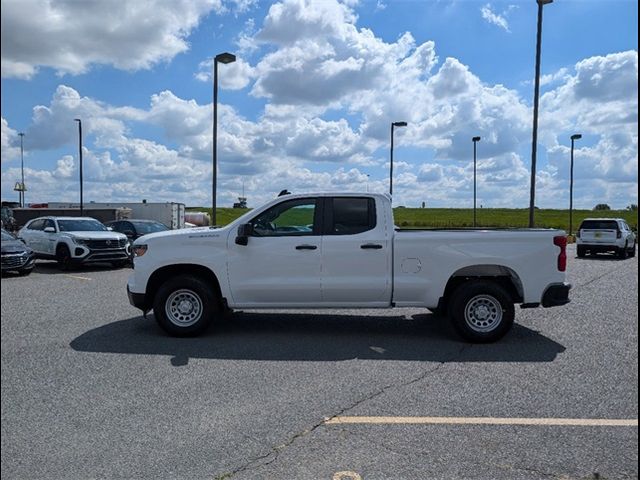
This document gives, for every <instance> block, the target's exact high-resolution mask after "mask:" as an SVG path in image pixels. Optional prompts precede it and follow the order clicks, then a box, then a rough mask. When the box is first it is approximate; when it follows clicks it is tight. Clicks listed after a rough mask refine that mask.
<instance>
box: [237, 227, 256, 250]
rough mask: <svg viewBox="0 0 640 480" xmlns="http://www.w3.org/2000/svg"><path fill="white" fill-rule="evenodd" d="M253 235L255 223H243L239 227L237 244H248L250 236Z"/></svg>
mask: <svg viewBox="0 0 640 480" xmlns="http://www.w3.org/2000/svg"><path fill="white" fill-rule="evenodd" d="M252 235H253V225H251V224H250V223H243V224H242V225H240V226H239V227H238V235H237V236H236V244H237V245H245V246H246V245H247V244H248V243H249V237H250V236H252Z"/></svg>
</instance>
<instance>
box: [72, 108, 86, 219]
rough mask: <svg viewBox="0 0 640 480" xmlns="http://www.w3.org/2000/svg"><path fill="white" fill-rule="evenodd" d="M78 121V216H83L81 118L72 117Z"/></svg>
mask: <svg viewBox="0 0 640 480" xmlns="http://www.w3.org/2000/svg"><path fill="white" fill-rule="evenodd" d="M73 120H74V121H76V122H78V161H79V162H80V216H81V217H82V216H84V203H83V201H82V120H80V119H79V118H74V119H73Z"/></svg>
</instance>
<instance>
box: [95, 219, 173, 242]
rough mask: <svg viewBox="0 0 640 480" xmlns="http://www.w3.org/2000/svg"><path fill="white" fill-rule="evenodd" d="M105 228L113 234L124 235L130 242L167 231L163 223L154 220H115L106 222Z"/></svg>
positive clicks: (167, 228)
mask: <svg viewBox="0 0 640 480" xmlns="http://www.w3.org/2000/svg"><path fill="white" fill-rule="evenodd" d="M105 225H106V226H107V227H111V228H112V229H113V231H114V232H120V233H124V234H125V235H126V236H127V238H128V239H129V241H130V242H133V241H134V240H135V239H136V238H139V237H141V236H143V235H147V234H149V233H156V232H164V231H165V230H169V227H167V226H166V225H165V224H164V223H160V222H158V221H156V220H135V219H133V220H115V221H113V222H106V223H105Z"/></svg>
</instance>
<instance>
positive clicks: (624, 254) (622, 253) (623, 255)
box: [618, 243, 629, 260]
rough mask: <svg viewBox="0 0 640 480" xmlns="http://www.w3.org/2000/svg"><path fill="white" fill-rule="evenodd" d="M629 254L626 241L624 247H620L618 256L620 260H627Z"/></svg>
mask: <svg viewBox="0 0 640 480" xmlns="http://www.w3.org/2000/svg"><path fill="white" fill-rule="evenodd" d="M628 256H629V246H628V245H627V244H626V243H625V244H624V247H622V248H619V249H618V258H619V259H620V260H626V258H627V257H628Z"/></svg>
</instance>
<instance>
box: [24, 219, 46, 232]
mask: <svg viewBox="0 0 640 480" xmlns="http://www.w3.org/2000/svg"><path fill="white" fill-rule="evenodd" d="M27 229H29V230H44V218H41V219H38V220H34V221H33V222H31V223H30V224H29V226H28V227H27Z"/></svg>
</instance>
